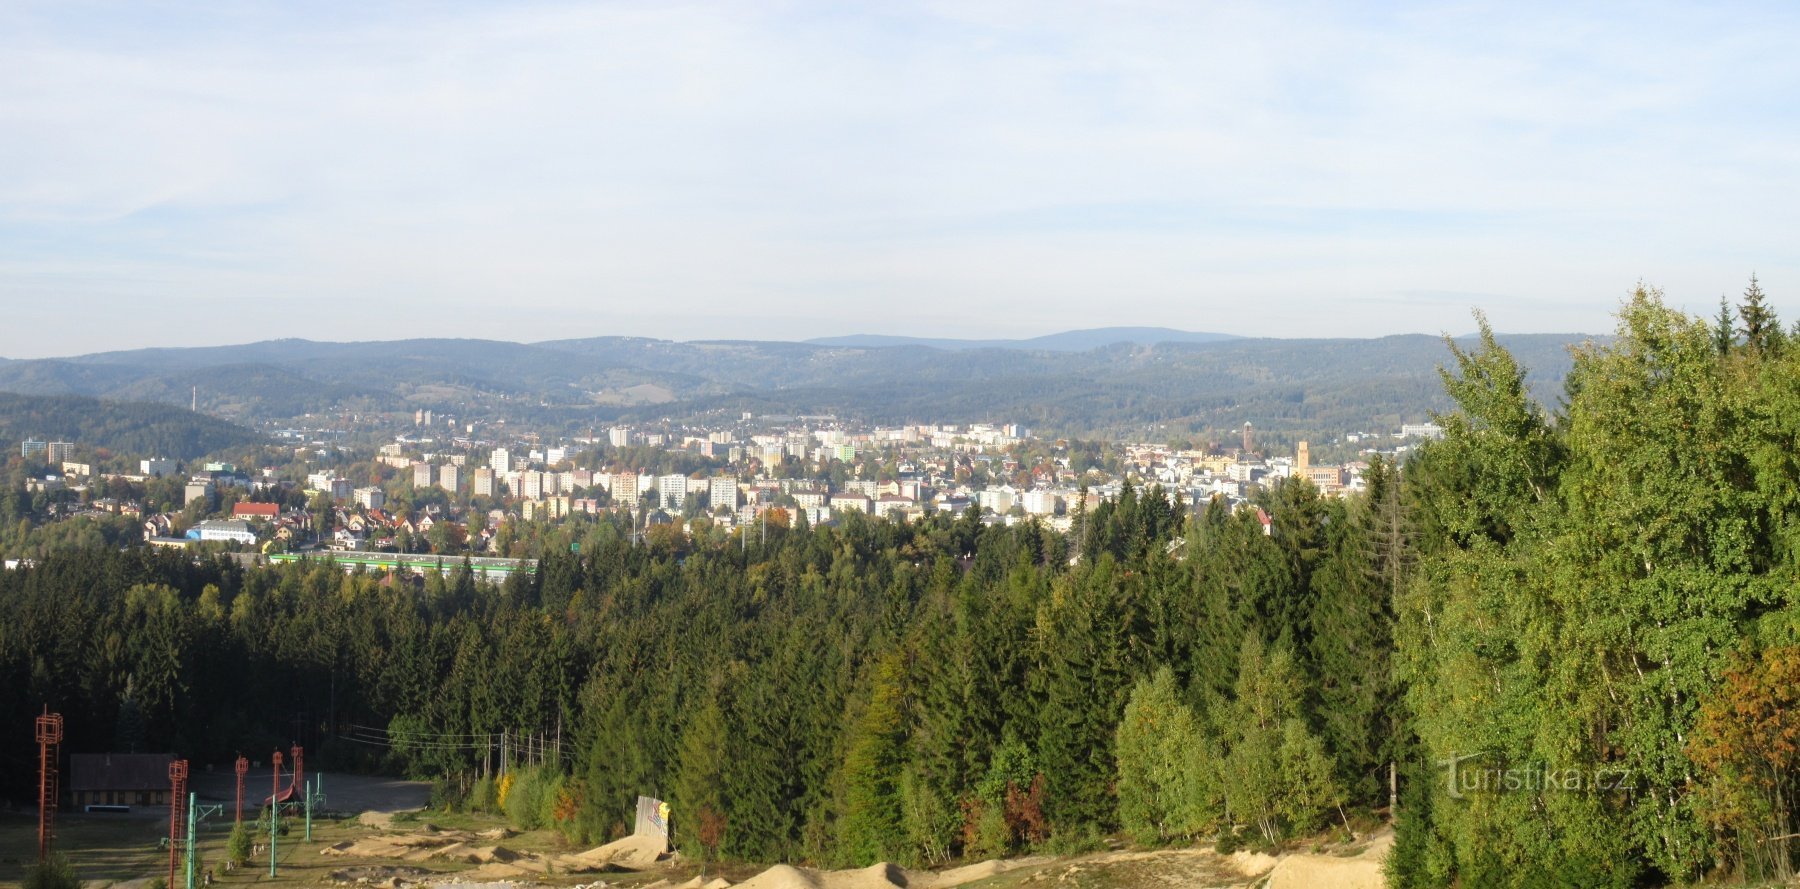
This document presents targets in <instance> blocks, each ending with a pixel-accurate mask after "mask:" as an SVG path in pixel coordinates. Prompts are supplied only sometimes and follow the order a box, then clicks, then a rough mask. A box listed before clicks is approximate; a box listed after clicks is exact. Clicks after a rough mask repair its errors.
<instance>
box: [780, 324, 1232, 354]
mask: <svg viewBox="0 0 1800 889" xmlns="http://www.w3.org/2000/svg"><path fill="white" fill-rule="evenodd" d="M1235 339H1242V337H1239V336H1235V335H1233V334H1229V333H1208V332H1203V331H1191V330H1176V329H1174V328H1171V327H1095V328H1091V329H1088V330H1065V331H1063V332H1061V333H1051V334H1045V335H1044V336H1035V337H1030V338H1028V339H991V340H967V339H954V338H945V337H918V336H890V335H887V334H879V333H857V334H850V335H849V336H828V337H819V338H817V339H810V340H806V341H805V342H806V343H807V344H808V345H815V346H848V347H853V348H872V349H880V348H888V347H892V346H925V347H927V348H931V349H1022V350H1042V351H1048V352H1086V351H1089V350H1092V349H1100V348H1104V347H1106V346H1115V345H1118V344H1120V343H1129V344H1132V345H1138V346H1154V345H1158V344H1161V343H1217V342H1224V341H1226V340H1235Z"/></svg>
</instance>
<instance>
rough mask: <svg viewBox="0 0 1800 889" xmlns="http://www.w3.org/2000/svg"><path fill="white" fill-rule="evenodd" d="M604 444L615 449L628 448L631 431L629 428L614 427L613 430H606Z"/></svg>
mask: <svg viewBox="0 0 1800 889" xmlns="http://www.w3.org/2000/svg"><path fill="white" fill-rule="evenodd" d="M606 443H607V444H610V445H612V446H613V447H615V448H623V447H628V446H630V445H631V429H630V427H626V426H614V427H613V428H611V429H608V430H606Z"/></svg>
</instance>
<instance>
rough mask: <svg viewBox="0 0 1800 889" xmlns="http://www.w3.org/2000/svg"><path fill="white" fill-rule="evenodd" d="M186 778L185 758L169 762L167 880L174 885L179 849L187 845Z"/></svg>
mask: <svg viewBox="0 0 1800 889" xmlns="http://www.w3.org/2000/svg"><path fill="white" fill-rule="evenodd" d="M187 778H188V764H187V760H185V759H176V760H170V762H169V882H168V883H167V884H166V885H168V886H169V887H171V889H173V887H174V886H175V874H176V872H177V871H179V870H180V869H181V850H182V849H183V848H184V847H185V846H186V845H187Z"/></svg>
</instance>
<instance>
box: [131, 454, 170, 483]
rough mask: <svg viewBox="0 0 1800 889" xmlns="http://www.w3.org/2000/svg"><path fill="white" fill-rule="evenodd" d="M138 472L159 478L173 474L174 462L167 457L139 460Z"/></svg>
mask: <svg viewBox="0 0 1800 889" xmlns="http://www.w3.org/2000/svg"><path fill="white" fill-rule="evenodd" d="M138 470H139V471H140V472H142V473H143V474H145V475H148V476H153V477H156V478H161V477H162V476H165V475H173V474H174V473H175V461H174V460H171V459H169V458H167V457H151V458H149V459H147V460H139V461H138Z"/></svg>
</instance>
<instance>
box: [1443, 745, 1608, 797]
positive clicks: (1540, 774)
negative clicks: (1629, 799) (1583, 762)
mask: <svg viewBox="0 0 1800 889" xmlns="http://www.w3.org/2000/svg"><path fill="white" fill-rule="evenodd" d="M1486 755H1487V754H1485V753H1465V754H1463V755H1461V756H1452V757H1450V758H1448V759H1440V760H1438V765H1439V766H1441V767H1442V768H1443V769H1444V782H1445V786H1446V788H1447V789H1448V790H1449V791H1450V798H1451V799H1462V798H1464V797H1465V796H1468V795H1469V794H1473V793H1540V792H1545V791H1549V792H1556V793H1606V792H1610V791H1614V790H1625V789H1627V788H1628V787H1629V786H1630V783H1631V770H1630V769H1626V768H1600V769H1591V768H1583V767H1572V768H1560V769H1553V768H1549V767H1547V766H1544V765H1540V764H1537V763H1532V764H1529V765H1519V766H1512V765H1505V766H1499V765H1484V764H1480V763H1476V764H1473V765H1471V764H1470V761H1471V760H1474V759H1478V758H1480V757H1482V756H1486Z"/></svg>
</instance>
